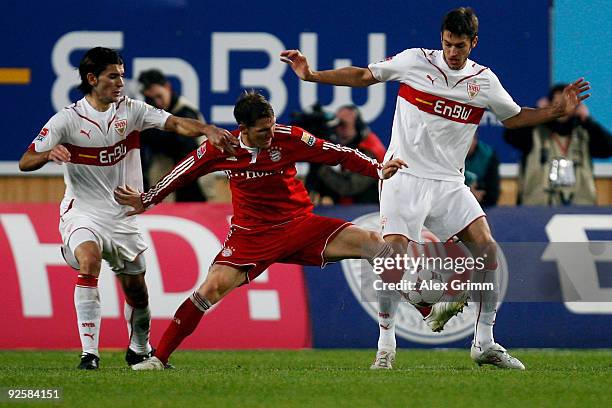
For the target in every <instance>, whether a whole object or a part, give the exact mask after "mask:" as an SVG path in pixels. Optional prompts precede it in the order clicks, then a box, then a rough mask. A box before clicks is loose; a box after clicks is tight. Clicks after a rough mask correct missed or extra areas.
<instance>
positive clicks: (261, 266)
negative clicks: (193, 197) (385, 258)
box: [213, 214, 352, 282]
mask: <svg viewBox="0 0 612 408" xmlns="http://www.w3.org/2000/svg"><path fill="white" fill-rule="evenodd" d="M349 225H352V224H351V223H350V222H347V221H344V220H339V219H337V218H328V217H321V216H319V215H315V214H309V215H305V216H301V217H298V218H296V219H294V220H291V221H288V222H286V223H283V224H279V225H274V226H270V227H267V226H266V227H256V228H244V227H240V226H238V225H232V226H231V227H230V230H229V233H228V234H227V238H226V239H225V242H224V243H223V248H222V249H221V251H220V252H219V253H218V254H217V256H216V257H215V260H214V261H213V264H215V263H218V264H225V265H231V266H236V267H246V268H247V280H248V282H250V281H252V280H253V279H255V278H256V277H257V276H259V275H260V274H261V273H262V272H263V271H265V270H266V269H267V268H268V267H269V266H270V265H272V264H273V263H277V262H278V263H290V264H297V265H320V266H321V267H323V266H324V265H325V264H326V261H325V259H324V258H323V252H324V251H325V247H326V246H327V243H328V242H330V241H331V240H332V239H334V237H335V236H336V235H338V233H339V232H340V231H342V230H343V229H344V228H346V227H348V226H349Z"/></svg>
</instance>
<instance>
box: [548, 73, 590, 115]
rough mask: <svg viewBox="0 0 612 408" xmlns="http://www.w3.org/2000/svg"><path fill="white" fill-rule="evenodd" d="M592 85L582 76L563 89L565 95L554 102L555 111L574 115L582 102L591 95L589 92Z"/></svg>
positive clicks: (560, 113)
mask: <svg viewBox="0 0 612 408" xmlns="http://www.w3.org/2000/svg"><path fill="white" fill-rule="evenodd" d="M589 89H591V87H590V86H589V83H588V82H586V81H585V80H584V78H580V79H578V80H576V81H575V82H574V83H572V84H570V85H568V86H566V87H565V88H564V89H563V96H562V97H561V99H560V100H559V101H558V102H557V103H555V104H554V108H555V111H556V112H557V113H558V114H559V115H560V116H567V115H573V114H574V112H575V111H576V108H577V107H578V105H579V104H580V102H582V101H584V100H585V99H586V98H588V97H589V96H591V94H587V93H585V92H587V91H588V90H589Z"/></svg>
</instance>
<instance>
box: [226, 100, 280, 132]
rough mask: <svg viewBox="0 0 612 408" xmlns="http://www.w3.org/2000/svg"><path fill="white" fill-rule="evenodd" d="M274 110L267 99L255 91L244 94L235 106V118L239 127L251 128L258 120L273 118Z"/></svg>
mask: <svg viewBox="0 0 612 408" xmlns="http://www.w3.org/2000/svg"><path fill="white" fill-rule="evenodd" d="M273 116H274V110H273V109H272V106H271V105H270V102H268V101H267V100H266V98H265V97H264V96H263V95H262V94H260V93H257V92H255V91H247V92H244V93H243V94H242V95H240V97H239V98H238V100H237V101H236V105H235V106H234V118H236V122H238V124H239V125H244V126H246V127H251V126H253V125H255V122H257V120H258V119H261V118H271V117H273Z"/></svg>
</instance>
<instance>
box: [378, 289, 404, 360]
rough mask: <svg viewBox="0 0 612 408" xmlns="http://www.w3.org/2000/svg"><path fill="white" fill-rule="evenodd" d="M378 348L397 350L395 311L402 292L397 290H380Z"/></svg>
mask: <svg viewBox="0 0 612 408" xmlns="http://www.w3.org/2000/svg"><path fill="white" fill-rule="evenodd" d="M376 293H377V296H378V328H379V330H380V334H379V336H378V350H385V351H395V347H396V342H395V313H396V312H397V307H398V305H399V302H400V294H399V293H398V292H397V291H395V290H378V291H376Z"/></svg>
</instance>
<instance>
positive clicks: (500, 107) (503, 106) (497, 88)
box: [487, 72, 521, 121]
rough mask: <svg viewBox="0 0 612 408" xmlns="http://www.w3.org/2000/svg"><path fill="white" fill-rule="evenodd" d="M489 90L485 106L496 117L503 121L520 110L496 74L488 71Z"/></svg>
mask: <svg viewBox="0 0 612 408" xmlns="http://www.w3.org/2000/svg"><path fill="white" fill-rule="evenodd" d="M489 75H490V80H491V91H490V93H489V100H488V102H487V107H488V108H489V109H490V110H491V111H492V112H493V113H494V114H495V116H496V117H497V119H499V120H500V121H504V120H506V119H509V118H511V117H513V116H516V115H518V114H519V113H520V112H521V107H520V106H519V105H517V104H516V102H514V100H513V99H512V97H511V96H510V94H509V93H508V92H507V91H506V90H505V89H504V87H503V86H502V84H501V82H499V79H498V78H497V76H496V75H495V74H494V73H493V72H490V73H489Z"/></svg>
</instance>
